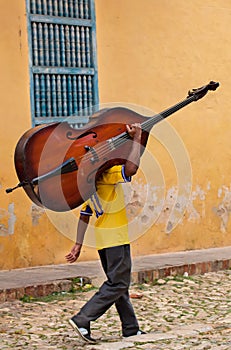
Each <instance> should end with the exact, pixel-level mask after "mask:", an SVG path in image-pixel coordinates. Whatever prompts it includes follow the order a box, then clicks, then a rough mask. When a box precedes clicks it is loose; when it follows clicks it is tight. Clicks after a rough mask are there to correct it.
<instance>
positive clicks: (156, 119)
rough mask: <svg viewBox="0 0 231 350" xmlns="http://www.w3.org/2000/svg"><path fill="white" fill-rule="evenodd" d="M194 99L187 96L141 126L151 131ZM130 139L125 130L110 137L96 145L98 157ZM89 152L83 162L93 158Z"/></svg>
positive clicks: (103, 155) (105, 154)
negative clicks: (111, 144)
mask: <svg viewBox="0 0 231 350" xmlns="http://www.w3.org/2000/svg"><path fill="white" fill-rule="evenodd" d="M194 100H195V98H194V96H190V97H188V98H186V99H185V100H183V101H181V102H179V103H177V104H176V105H175V106H173V107H171V108H169V109H166V110H165V111H163V112H161V113H159V114H157V115H155V116H153V117H151V118H149V119H148V120H147V121H144V122H143V123H141V128H142V129H143V130H145V131H149V130H150V129H151V128H152V127H153V126H154V125H155V124H157V123H159V122H160V121H162V120H163V119H165V118H167V117H169V116H170V115H171V114H173V113H175V112H177V111H178V110H179V109H181V108H183V107H185V106H186V105H188V104H189V103H191V102H193V101H194ZM129 139H131V137H130V136H129V134H128V133H127V132H123V133H122V134H120V135H118V136H116V137H114V138H113V139H111V141H110V139H109V140H106V141H105V142H104V144H103V145H101V146H99V147H96V150H95V152H96V155H97V157H98V158H101V157H105V156H107V155H108V154H109V153H110V152H113V151H114V150H115V149H116V148H118V147H120V146H122V145H123V144H124V143H125V142H127V141H128V140H129ZM108 141H110V142H111V143H113V147H112V148H111V149H110V143H109V142H108ZM89 152H90V151H89ZM89 152H88V153H87V154H86V155H85V156H84V159H83V162H88V161H89V160H90V159H91V158H92V156H93V154H91V153H89Z"/></svg>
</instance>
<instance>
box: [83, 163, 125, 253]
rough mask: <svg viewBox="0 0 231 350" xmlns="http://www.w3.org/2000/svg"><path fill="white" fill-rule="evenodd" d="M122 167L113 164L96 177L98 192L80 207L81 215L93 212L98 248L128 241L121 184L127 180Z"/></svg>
mask: <svg viewBox="0 0 231 350" xmlns="http://www.w3.org/2000/svg"><path fill="white" fill-rule="evenodd" d="M130 181H131V178H130V177H129V178H126V176H125V174H124V166H123V165H116V166H113V167H112V168H110V169H109V170H106V171H105V172H104V173H103V174H102V175H101V177H100V178H99V179H98V181H97V184H96V188H97V192H96V194H95V195H93V196H92V197H91V198H90V199H89V200H88V201H86V202H85V203H84V204H83V206H82V209H81V214H83V215H92V214H93V213H95V214H96V216H97V220H96V222H95V236H96V247H97V249H103V248H108V247H115V246H119V245H123V244H128V243H130V242H129V237H128V220H127V215H126V208H125V202H124V192H123V188H122V184H121V183H124V182H130Z"/></svg>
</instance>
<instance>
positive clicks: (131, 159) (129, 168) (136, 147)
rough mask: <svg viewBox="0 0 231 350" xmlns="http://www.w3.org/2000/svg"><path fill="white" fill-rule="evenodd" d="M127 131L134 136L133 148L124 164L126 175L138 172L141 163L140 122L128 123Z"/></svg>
mask: <svg viewBox="0 0 231 350" xmlns="http://www.w3.org/2000/svg"><path fill="white" fill-rule="evenodd" d="M126 127H127V132H128V134H129V136H130V137H131V138H132V140H133V141H132V149H131V152H130V154H129V156H128V159H127V161H126V163H125V166H124V173H125V176H126V177H130V176H133V175H135V174H136V172H137V170H138V168H139V165H140V147H141V145H140V142H141V135H142V129H141V125H140V124H139V123H135V124H132V125H127V126H126Z"/></svg>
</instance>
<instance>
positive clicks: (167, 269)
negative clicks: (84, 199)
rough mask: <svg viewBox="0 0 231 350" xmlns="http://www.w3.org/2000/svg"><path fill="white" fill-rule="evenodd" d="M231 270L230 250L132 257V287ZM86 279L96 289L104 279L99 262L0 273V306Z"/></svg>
mask: <svg viewBox="0 0 231 350" xmlns="http://www.w3.org/2000/svg"><path fill="white" fill-rule="evenodd" d="M230 268H231V247H223V248H210V249H202V250H193V251H186V252H176V253H165V254H155V255H147V256H140V257H135V258H134V259H133V272H132V280H133V282H134V283H144V282H152V281H154V280H156V279H159V278H164V277H167V276H176V275H183V274H186V275H199V274H204V273H206V272H216V271H220V270H226V269H230ZM78 277H82V278H83V277H85V278H89V279H90V280H91V281H92V284H93V285H95V286H98V285H99V284H100V283H101V281H102V279H103V278H104V275H103V271H102V269H101V267H100V263H99V261H88V262H78V263H76V264H73V265H71V264H61V265H49V266H39V267H32V268H23V269H15V270H4V271H0V302H5V301H12V300H16V299H20V298H22V297H23V296H25V295H28V296H32V297H39V296H45V295H49V294H51V293H53V292H61V291H69V290H70V288H71V286H72V280H73V279H75V278H78Z"/></svg>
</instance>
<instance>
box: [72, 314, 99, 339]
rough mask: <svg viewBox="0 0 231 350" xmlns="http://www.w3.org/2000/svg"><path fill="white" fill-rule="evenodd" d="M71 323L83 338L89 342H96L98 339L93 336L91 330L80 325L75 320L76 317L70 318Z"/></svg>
mask: <svg viewBox="0 0 231 350" xmlns="http://www.w3.org/2000/svg"><path fill="white" fill-rule="evenodd" d="M69 323H70V325H71V326H72V327H73V328H74V330H75V331H76V332H77V333H78V335H79V336H80V337H81V338H82V339H83V340H85V341H86V342H87V343H89V344H96V340H95V339H93V338H92V337H91V333H90V332H89V330H87V329H86V328H83V327H79V326H78V325H77V324H76V322H75V321H74V317H72V318H71V319H70V320H69Z"/></svg>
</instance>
